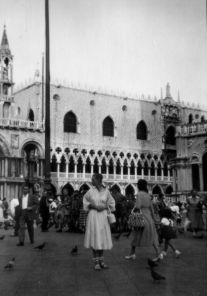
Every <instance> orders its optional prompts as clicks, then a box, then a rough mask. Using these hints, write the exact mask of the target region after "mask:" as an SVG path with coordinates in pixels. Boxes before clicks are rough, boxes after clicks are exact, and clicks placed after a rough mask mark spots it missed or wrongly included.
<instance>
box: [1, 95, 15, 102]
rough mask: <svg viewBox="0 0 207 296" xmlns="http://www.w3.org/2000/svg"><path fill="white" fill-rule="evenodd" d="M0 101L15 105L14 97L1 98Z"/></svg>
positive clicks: (4, 96)
mask: <svg viewBox="0 0 207 296" xmlns="http://www.w3.org/2000/svg"><path fill="white" fill-rule="evenodd" d="M0 101H3V102H9V103H14V96H7V95H3V96H2V97H0Z"/></svg>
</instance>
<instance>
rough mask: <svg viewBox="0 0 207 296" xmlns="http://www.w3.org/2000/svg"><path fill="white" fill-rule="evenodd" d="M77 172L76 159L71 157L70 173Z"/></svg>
mask: <svg viewBox="0 0 207 296" xmlns="http://www.w3.org/2000/svg"><path fill="white" fill-rule="evenodd" d="M74 171H75V162H74V158H73V156H72V155H71V156H70V158H69V173H74Z"/></svg>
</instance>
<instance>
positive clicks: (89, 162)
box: [86, 156, 91, 174]
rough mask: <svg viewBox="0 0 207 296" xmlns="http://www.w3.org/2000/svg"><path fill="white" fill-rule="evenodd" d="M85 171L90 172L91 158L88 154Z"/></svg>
mask: <svg viewBox="0 0 207 296" xmlns="http://www.w3.org/2000/svg"><path fill="white" fill-rule="evenodd" d="M86 173H87V174H90V173H91V160H90V157H89V156H88V157H87V158H86Z"/></svg>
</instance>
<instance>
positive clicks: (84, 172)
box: [83, 163, 86, 180]
mask: <svg viewBox="0 0 207 296" xmlns="http://www.w3.org/2000/svg"><path fill="white" fill-rule="evenodd" d="M85 178H86V164H85V163H83V180H85Z"/></svg>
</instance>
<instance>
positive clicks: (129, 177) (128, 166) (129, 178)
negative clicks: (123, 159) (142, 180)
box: [127, 166, 130, 180]
mask: <svg viewBox="0 0 207 296" xmlns="http://www.w3.org/2000/svg"><path fill="white" fill-rule="evenodd" d="M127 173H128V176H127V177H128V180H130V166H128V171H127Z"/></svg>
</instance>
